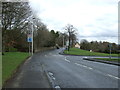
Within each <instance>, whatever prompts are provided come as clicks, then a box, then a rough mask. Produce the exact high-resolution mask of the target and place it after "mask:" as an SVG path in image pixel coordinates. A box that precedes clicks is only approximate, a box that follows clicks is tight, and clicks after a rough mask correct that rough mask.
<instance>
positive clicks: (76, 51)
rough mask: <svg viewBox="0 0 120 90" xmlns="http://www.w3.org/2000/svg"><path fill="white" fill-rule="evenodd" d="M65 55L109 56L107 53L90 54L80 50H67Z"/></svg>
mask: <svg viewBox="0 0 120 90" xmlns="http://www.w3.org/2000/svg"><path fill="white" fill-rule="evenodd" d="M64 53H65V54H70V55H82V56H109V54H107V53H98V52H90V51H86V50H81V49H79V48H70V51H67V50H65V51H64ZM111 56H114V57H118V54H111Z"/></svg>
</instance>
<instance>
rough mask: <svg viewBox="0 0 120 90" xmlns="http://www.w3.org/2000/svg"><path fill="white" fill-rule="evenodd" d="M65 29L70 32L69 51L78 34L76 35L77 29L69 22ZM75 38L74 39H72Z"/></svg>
mask: <svg viewBox="0 0 120 90" xmlns="http://www.w3.org/2000/svg"><path fill="white" fill-rule="evenodd" d="M65 30H66V31H67V33H68V40H69V46H68V51H69V48H70V47H71V46H72V44H73V43H72V42H74V41H75V40H76V35H75V31H76V30H77V29H76V28H75V27H74V26H73V25H71V24H68V25H67V26H66V27H65ZM72 40H73V41H72Z"/></svg>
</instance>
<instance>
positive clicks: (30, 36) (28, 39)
mask: <svg viewBox="0 0 120 90" xmlns="http://www.w3.org/2000/svg"><path fill="white" fill-rule="evenodd" d="M27 42H32V35H31V34H28V38H27Z"/></svg>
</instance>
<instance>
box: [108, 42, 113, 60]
mask: <svg viewBox="0 0 120 90" xmlns="http://www.w3.org/2000/svg"><path fill="white" fill-rule="evenodd" d="M108 47H109V49H110V57H109V58H110V59H111V48H112V44H111V43H110V44H109V45H108Z"/></svg>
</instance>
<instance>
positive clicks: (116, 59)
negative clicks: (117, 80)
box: [95, 58, 120, 62]
mask: <svg viewBox="0 0 120 90" xmlns="http://www.w3.org/2000/svg"><path fill="white" fill-rule="evenodd" d="M95 59H99V60H106V61H115V62H120V59H118V58H111V59H109V58H95Z"/></svg>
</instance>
